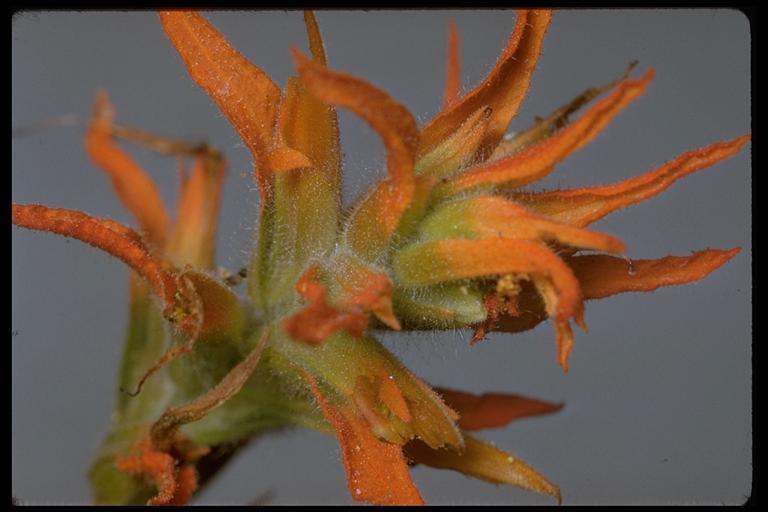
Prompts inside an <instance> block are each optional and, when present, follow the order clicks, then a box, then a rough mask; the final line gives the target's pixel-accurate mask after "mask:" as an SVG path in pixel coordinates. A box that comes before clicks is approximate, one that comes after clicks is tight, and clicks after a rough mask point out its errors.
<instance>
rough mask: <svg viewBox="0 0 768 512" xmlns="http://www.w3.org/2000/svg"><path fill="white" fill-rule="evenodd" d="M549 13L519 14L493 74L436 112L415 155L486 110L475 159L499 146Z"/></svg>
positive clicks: (521, 94) (521, 95) (522, 94)
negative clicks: (488, 115) (488, 112)
mask: <svg viewBox="0 0 768 512" xmlns="http://www.w3.org/2000/svg"><path fill="white" fill-rule="evenodd" d="M551 16H552V13H551V12H550V11H549V10H530V11H526V10H519V11H518V12H517V20H516V22H515V29H514V32H513V33H512V35H511V36H510V38H509V41H508V42H507V46H506V48H505V49H504V51H503V53H502V54H501V56H500V57H499V60H498V61H497V62H496V65H495V67H494V68H493V70H492V71H491V72H490V73H489V74H488V76H487V77H486V78H485V80H483V82H482V83H481V84H480V85H478V86H477V87H475V88H474V89H473V90H472V91H470V92H469V93H467V94H466V95H464V96H463V97H462V98H461V100H459V101H458V102H457V103H455V104H454V105H453V106H452V107H450V108H449V109H448V110H445V111H443V112H440V113H439V114H438V115H437V116H435V117H434V118H433V119H432V120H431V121H430V122H429V123H427V125H426V126H424V128H423V129H422V131H421V143H420V145H419V155H420V156H422V155H425V154H427V153H429V152H431V151H432V150H433V149H434V148H435V147H437V146H438V145H439V144H440V143H441V142H442V141H443V140H445V139H446V138H447V137H448V136H450V134H452V133H453V132H455V131H456V130H457V129H458V128H459V126H461V124H462V123H463V122H464V120H466V119H467V118H468V117H469V116H470V115H471V114H472V112H476V111H477V110H478V109H479V108H482V107H484V106H490V107H491V109H492V110H493V114H492V120H491V124H490V126H489V129H488V132H487V133H486V136H485V140H484V143H483V144H482V145H481V146H480V148H479V149H478V152H477V154H478V156H480V157H481V158H487V156H488V155H490V153H491V152H492V151H493V148H494V147H495V146H496V145H497V144H498V143H499V140H501V138H502V136H503V135H504V132H506V130H507V126H508V125H509V122H510V121H511V120H512V118H513V117H514V115H515V114H516V113H517V109H518V108H519V106H520V104H521V103H522V101H523V98H524V97H525V93H526V92H527V91H528V86H529V84H530V81H531V75H532V73H533V70H534V68H535V67H536V62H537V61H538V58H539V52H540V51H541V45H542V42H543V40H544V34H545V32H546V31H547V27H548V26H549V20H550V18H551Z"/></svg>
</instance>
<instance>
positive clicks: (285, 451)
mask: <svg viewBox="0 0 768 512" xmlns="http://www.w3.org/2000/svg"><path fill="white" fill-rule="evenodd" d="M208 17H209V19H210V20H211V21H212V22H213V23H214V24H215V25H216V26H217V27H218V28H219V29H220V30H221V31H222V32H223V33H224V34H225V35H226V36H227V37H228V38H229V39H230V40H231V41H232V43H233V44H234V46H235V47H236V48H238V49H239V50H240V51H241V52H242V53H244V54H245V55H246V56H247V57H248V58H250V59H251V60H252V61H253V62H255V63H256V64H257V65H259V66H260V67H261V68H262V69H263V70H264V71H266V72H267V73H268V74H269V75H270V76H272V77H273V79H274V80H275V81H276V82H277V83H280V84H283V83H284V81H285V79H286V78H287V76H289V74H291V73H292V63H291V60H290V58H289V55H288V48H289V47H290V46H298V47H299V48H302V49H305V50H306V43H305V34H304V27H303V22H302V17H301V14H300V13H299V12H279V11H278V12H252V13H246V12H228V13H210V14H209V15H208ZM449 19H454V20H456V23H457V25H458V29H459V31H460V34H461V42H462V45H461V52H462V53H461V56H462V63H463V66H464V67H463V70H462V79H463V86H464V90H467V88H469V87H472V86H474V85H475V84H476V83H477V82H478V81H479V80H480V79H481V78H482V77H483V76H484V75H485V74H486V73H487V72H488V70H489V69H490V68H491V67H492V65H493V63H494V62H495V60H496V57H497V56H498V54H499V52H500V51H501V48H502V47H503V45H504V42H505V41H506V38H507V36H508V34H509V32H510V30H511V28H512V27H513V26H514V13H513V12H512V11H400V12H398V11H389V12H333V11H326V12H320V13H319V14H318V20H319V22H320V26H321V29H322V30H323V35H324V37H325V41H326V47H327V51H328V55H329V62H330V65H331V66H332V67H335V68H337V69H340V70H343V71H347V72H350V73H353V74H356V75H359V76H361V77H364V78H365V79H367V80H369V81H371V82H372V83H374V84H376V85H377V86H379V87H381V88H383V89H384V90H386V91H388V92H389V93H391V94H392V95H393V96H394V97H395V98H397V99H398V100H400V101H401V102H403V103H404V104H405V105H407V106H408V107H409V108H410V109H411V111H412V112H413V113H414V115H415V116H416V117H417V119H418V120H419V121H420V122H424V121H426V120H427V119H429V118H430V117H431V116H432V115H433V114H434V113H435V112H436V110H437V109H438V108H439V104H440V99H441V96H442V84H443V79H444V69H445V57H444V55H445V46H446V39H447V36H446V32H447V30H446V24H447V21H448V20H449ZM749 30H750V28H749V23H748V21H747V19H746V18H745V17H744V16H743V15H742V14H741V13H739V12H737V11H731V10H697V11H692V10H611V11H609V10H601V11H594V10H564V11H558V12H556V14H555V15H554V18H553V21H552V24H551V26H550V29H549V32H548V35H547V38H546V40H545V44H544V48H543V55H542V58H541V60H540V63H539V66H538V69H537V71H536V73H535V75H534V78H533V82H532V86H531V89H530V92H529V94H528V99H527V101H526V103H525V104H524V105H523V108H522V109H521V111H520V112H519V115H518V117H517V119H516V120H515V121H513V124H512V129H513V130H519V129H522V128H524V127H526V126H528V124H529V123H530V121H531V120H532V119H533V117H534V116H536V115H545V114H548V113H549V112H551V111H552V110H554V109H555V108H556V107H558V106H560V105H562V104H564V103H565V102H567V101H568V100H570V99H571V98H572V97H574V96H575V95H576V94H578V93H579V92H581V91H582V90H583V89H585V88H587V87H590V86H595V85H601V84H603V83H605V82H607V81H610V80H612V79H613V78H615V77H617V76H619V75H620V74H621V73H622V72H623V70H624V67H625V65H626V63H627V62H628V61H630V60H632V59H638V60H639V61H640V66H639V72H642V71H644V70H645V69H647V68H648V67H649V66H652V67H654V68H655V69H656V71H657V78H656V79H655V80H654V82H653V83H652V84H651V86H650V88H649V89H648V92H647V93H646V94H645V95H644V96H643V97H642V98H640V99H639V100H638V101H636V102H635V103H634V104H633V105H632V106H630V107H629V108H628V109H627V110H626V111H625V112H624V113H623V114H621V115H620V116H619V117H618V118H617V119H616V121H615V122H614V123H613V124H612V125H611V126H610V127H609V128H608V129H607V130H606V131H605V132H604V133H603V134H602V135H601V136H600V137H599V138H598V139H597V140H596V141H594V142H593V143H592V144H591V145H589V146H588V147H587V148H585V149H583V150H581V151H580V152H578V153H577V154H575V155H573V156H572V157H570V158H569V159H568V160H567V161H565V162H563V163H562V164H560V165H559V166H558V168H557V169H556V171H555V172H554V173H553V174H552V175H551V176H550V177H549V178H547V179H546V180H545V182H544V183H543V184H544V185H545V186H548V187H554V186H558V187H560V186H562V187H571V186H581V185H588V184H598V183H610V182H615V181H618V180H620V179H624V178H627V177H630V176H633V175H636V174H639V173H641V172H643V171H646V170H649V169H651V168H653V167H655V166H657V165H660V164H662V163H663V162H664V161H666V160H668V159H671V158H672V157H674V156H676V155H678V154H679V153H681V152H683V151H685V150H688V149H692V148H696V147H701V146H704V145H706V144H709V143H712V142H715V141H718V140H722V139H728V138H733V137H735V136H738V135H741V134H743V133H745V132H747V131H749V129H750V107H749V88H750V67H749V66H750V60H749V51H750V50H749V37H750V36H749ZM12 65H13V77H12V83H13V120H12V125H13V126H14V127H19V126H25V125H29V124H33V123H35V122H38V121H40V120H42V119H45V118H50V117H54V116H61V115H67V114H73V115H76V116H80V117H81V118H84V117H87V115H88V114H89V112H90V110H91V103H92V100H93V97H94V92H95V91H96V88H97V87H104V88H106V89H107V91H109V94H110V97H111V98H112V100H113V102H114V104H115V106H116V109H117V112H118V117H117V118H118V120H119V121H120V122H121V123H124V124H127V125H134V126H137V127H144V128H146V129H148V130H152V131H155V132H157V133H166V134H169V135H180V136H188V137H192V138H195V139H206V140H209V141H210V142H212V143H213V144H214V145H216V146H217V147H219V148H221V149H223V150H224V152H225V154H226V156H227V158H228V159H229V163H230V174H229V176H228V181H227V185H226V189H225V195H224V202H223V211H222V219H221V229H220V231H219V235H218V244H219V245H218V247H219V253H218V261H219V263H220V264H223V265H225V266H227V267H229V268H232V269H236V268H239V267H240V266H241V265H243V264H244V263H245V262H246V258H247V254H248V252H249V250H250V248H251V244H252V242H251V238H250V236H251V235H250V233H251V230H252V229H253V226H254V223H255V214H256V212H257V197H258V194H257V192H256V190H255V189H254V186H253V183H252V180H251V179H250V177H249V168H250V164H249V155H248V152H247V150H246V149H245V148H244V146H243V144H242V143H241V142H240V141H239V139H238V138H237V136H236V135H235V133H234V131H233V130H232V129H231V128H230V127H229V126H228V124H227V122H226V121H225V119H224V118H223V117H222V115H221V114H220V113H219V112H218V111H217V110H216V108H215V106H214V105H213V103H212V102H211V101H209V99H208V98H207V97H206V96H205V95H204V93H202V91H200V90H199V89H198V88H197V87H196V86H195V85H193V84H192V82H191V81H190V79H189V78H188V76H187V74H186V72H185V71H184V69H183V67H182V64H181V61H180V59H179V58H178V56H177V55H176V54H175V52H174V51H173V49H172V48H171V45H170V43H169V42H168V40H167V39H166V37H165V35H164V33H163V32H162V30H161V29H160V25H159V23H158V20H157V18H156V17H155V15H154V14H152V13H143V12H126V13H44V12H40V13H23V14H21V15H18V16H16V17H15V18H14V20H13V63H12ZM341 124H342V144H343V147H344V152H345V157H344V166H345V167H344V173H345V180H346V181H345V189H344V190H345V197H346V198H347V200H348V201H351V200H353V199H354V198H355V197H357V196H358V194H360V193H361V192H362V191H363V190H364V189H365V187H366V186H367V184H370V183H371V182H372V181H373V180H374V179H376V178H378V177H381V176H382V175H383V171H382V170H381V169H382V168H383V162H384V153H383V147H382V145H381V143H380V141H379V139H378V138H377V137H376V135H375V134H374V133H373V132H372V131H371V130H370V129H369V128H368V127H367V126H366V125H364V124H363V123H362V122H360V121H359V120H358V119H356V118H354V117H353V116H351V115H349V114H348V113H346V112H342V114H341ZM12 147H13V154H12V158H13V168H12V176H13V192H12V195H13V200H14V201H16V202H21V203H27V202H41V203H44V204H47V205H51V206H59V207H68V208H77V209H81V210H83V211H86V212H89V213H91V214H94V215H98V216H104V217H111V218H113V219H116V220H118V221H121V222H125V223H131V222H132V219H131V218H130V217H129V215H128V214H127V213H126V212H124V211H123V210H122V209H121V207H120V206H119V204H118V202H117V200H116V199H115V197H114V194H113V192H112V190H111V187H110V184H109V182H108V180H107V179H106V178H105V177H104V176H103V175H102V174H101V173H100V172H99V171H97V170H96V169H94V168H93V167H92V165H91V164H90V163H89V161H88V160H87V158H86V156H85V154H84V151H83V149H82V127H81V126H77V127H69V128H67V127H64V128H52V129H48V130H45V131H43V132H39V133H36V134H34V135H31V136H28V137H25V138H21V139H15V140H13V146H12ZM749 151H750V146H747V148H746V149H745V150H743V151H742V152H741V153H740V154H739V155H737V156H736V157H734V158H732V159H730V160H728V161H726V162H723V163H721V164H719V165H717V166H716V167H715V168H712V169H708V170H705V171H703V172H701V173H699V174H696V175H694V176H691V177H689V178H687V179H686V180H684V181H683V182H680V183H678V184H677V185H675V186H674V187H673V188H672V189H671V190H669V191H667V192H666V193H665V194H664V195H662V196H659V197H657V198H654V199H651V200H649V201H647V202H645V203H643V204H641V205H638V206H636V207H633V208H630V209H628V210H624V211H621V212H618V213H616V214H614V215H612V216H611V217H609V218H608V219H605V220H603V221H601V222H599V223H598V224H596V225H595V227H596V228H597V229H600V230H603V231H606V232H609V233H612V234H616V235H619V236H620V237H621V238H623V239H624V240H625V241H626V244H627V248H628V254H629V255H630V256H632V257H634V258H652V257H662V256H665V255H667V254H679V255H683V254H688V253H689V252H690V251H692V250H697V249H702V248H706V247H716V248H730V247H734V246H741V247H742V252H741V254H739V255H738V256H737V257H736V258H735V259H734V260H732V261H731V262H730V263H728V264H727V265H726V266H725V267H723V268H721V269H720V270H718V271H717V272H715V273H714V274H713V275H712V276H710V277H708V278H707V279H705V280H704V281H702V282H699V283H696V284H692V285H688V286H684V287H676V288H668V289H664V290H661V291H658V292H656V293H655V294H627V295H622V296H618V297H614V298H610V299H607V300H603V301H599V302H590V303H589V304H588V305H587V312H586V320H587V323H588V324H589V327H590V332H589V334H588V335H585V334H583V333H581V332H577V335H576V347H575V350H574V352H573V355H572V359H571V371H570V373H568V374H567V375H564V374H563V373H562V372H561V371H560V369H559V367H558V366H557V364H556V361H555V355H554V341H553V339H554V335H553V330H552V327H551V325H550V324H548V323H545V324H542V325H540V326H539V327H538V328H537V329H535V330H533V331H530V332H527V333H523V334H518V335H514V336H511V335H498V334H496V335H492V336H490V339H488V340H487V341H486V342H484V343H481V344H478V345H476V346H474V347H470V346H469V344H468V338H469V335H468V333H466V332H448V333H436V334H413V335H396V336H383V338H384V342H385V343H386V345H387V346H388V347H390V348H391V349H392V350H393V351H395V352H396V353H397V354H398V355H399V356H401V358H402V359H403V360H404V361H405V363H406V364H407V365H409V366H410V367H411V368H413V369H414V370H415V371H416V373H417V374H419V375H421V376H422V377H424V378H426V379H427V380H429V381H430V382H432V383H434V384H437V385H443V386H450V387H454V388H460V389H461V388H463V389H468V390H472V391H475V392H481V391H506V392H517V393H525V394H529V395H532V396H537V397H540V398H543V399H549V400H553V401H564V402H565V403H566V407H565V409H564V410H563V411H562V412H560V413H559V414H556V415H552V416H548V417H543V418H541V419H531V420H524V421H520V422H519V423H516V424H513V425H511V426H509V427H507V428H504V429H498V430H489V431H485V432H481V433H480V436H481V437H482V438H483V439H486V440H489V441H492V442H494V443H495V444H496V445H497V446H499V447H502V448H504V449H508V450H509V451H511V452H512V453H514V454H516V455H518V456H520V457H522V458H523V459H525V460H527V461H529V462H530V463H531V464H533V465H534V466H535V467H536V468H538V469H539V470H540V471H542V472H543V473H544V474H545V475H546V476H548V477H549V478H550V479H551V480H552V481H554V482H556V483H557V484H559V485H560V487H561V489H562V492H563V497H564V502H565V504H587V503H599V504H614V503H654V504H658V503H675V504H684V503H697V504H703V503H710V504H718V503H729V504H734V503H740V502H743V500H744V499H745V498H746V497H747V496H748V495H749V493H750V489H751V410H750V409H751V407H750V400H751V398H750V386H751V367H750V357H751V348H750V343H751V341H750V340H751V336H750V333H751V322H752V318H751V298H750V289H751V270H750V260H751V247H750V228H751V217H750V204H749V203H750V154H749ZM133 154H134V155H136V156H137V158H138V159H139V160H140V161H141V162H142V163H143V164H144V165H145V166H146V168H147V169H148V170H150V171H151V173H152V175H153V176H154V177H155V178H156V179H157V181H158V182H159V183H160V185H161V187H162V191H163V193H164V194H165V197H166V198H167V201H169V204H173V201H174V200H175V192H176V174H175V164H174V162H173V161H171V160H168V159H162V158H157V157H154V156H152V155H149V154H148V153H146V152H144V151H141V150H136V151H134V152H133ZM12 237H13V247H12V304H13V313H12V322H13V325H12V328H13V329H14V330H15V331H18V335H15V336H13V337H12V340H11V342H12V346H13V351H12V359H13V368H12V375H13V377H12V379H13V389H12V395H13V406H12V420H11V421H12V436H13V466H12V467H13V492H14V494H15V495H16V496H17V497H18V498H20V499H21V500H22V501H24V502H26V503H70V504H71V503H86V502H87V501H88V496H89V494H88V485H87V480H86V477H85V471H86V468H87V467H88V464H89V462H90V460H91V457H92V455H93V454H94V451H95V449H96V447H97V445H98V443H99V441H100V440H101V437H102V435H103V434H104V432H105V431H106V429H107V427H108V424H109V416H110V410H111V407H112V400H113V386H114V381H115V373H116V368H117V362H118V358H119V354H120V351H121V344H122V339H123V335H124V329H125V322H126V313H127V293H128V290H127V270H126V269H125V268H124V267H123V265H122V264H121V263H119V262H118V261H117V260H114V259H112V258H110V257H108V256H106V255H104V254H102V253H100V252H98V251H95V250H93V249H92V248H90V247H88V246H86V245H84V244H82V243H79V242H76V241H70V240H67V239H64V238H61V237H56V236H53V235H48V234H41V233H33V232H29V231H24V230H19V229H15V228H12ZM412 474H413V478H414V480H415V482H416V484H417V485H418V487H419V488H420V490H421V492H422V493H423V496H424V498H425V499H426V501H427V502H428V503H432V504H439V503H445V504H459V503H467V504H473V503H474V504H479V503H487V504H504V503H513V504H525V503H529V504H549V503H551V502H552V501H551V500H550V499H548V498H545V497H541V496H538V495H535V494H532V493H528V492H524V491H519V490H517V489H513V488H510V487H505V486H501V487H495V486H493V485H490V484H487V483H484V482H481V481H477V480H471V479H468V478H466V477H464V476H463V475H460V474H458V473H453V472H448V471H438V470H432V469H429V468H424V467H418V468H415V469H414V470H413V471H412ZM266 490H271V492H272V494H273V498H272V503H276V504H291V503H326V504H327V503H351V499H350V498H349V497H348V495H347V492H346V485H345V479H344V472H343V469H342V466H341V464H340V462H339V457H338V446H337V444H336V442H335V440H334V439H332V438H330V437H325V436H323V435H320V434H317V433H314V432H309V431H302V430H295V431H292V432H289V433H283V434H280V435H270V436H267V437H265V438H264V439H263V440H260V441H258V442H257V443H255V444H254V445H253V446H251V447H250V448H249V449H247V450H246V451H245V452H244V453H242V455H241V456H240V457H239V458H238V459H237V460H235V461H234V463H233V464H231V466H230V467H229V468H228V469H227V470H226V471H224V472H223V474H222V475H221V477H220V479H219V480H218V481H217V482H215V483H214V485H212V486H211V487H210V488H209V489H207V490H206V491H205V492H204V493H203V494H202V495H201V496H200V497H199V499H198V501H197V502H198V503H208V504H210V503H231V504H242V503H247V502H249V501H251V500H253V499H254V498H256V497H257V496H258V495H259V494H261V493H262V492H264V491H266Z"/></svg>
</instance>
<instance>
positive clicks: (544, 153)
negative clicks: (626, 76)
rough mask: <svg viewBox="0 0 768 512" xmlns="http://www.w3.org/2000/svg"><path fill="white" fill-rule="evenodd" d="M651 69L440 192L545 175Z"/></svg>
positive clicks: (631, 95)
mask: <svg viewBox="0 0 768 512" xmlns="http://www.w3.org/2000/svg"><path fill="white" fill-rule="evenodd" d="M653 74H654V73H653V70H650V71H648V72H647V73H646V74H645V76H644V77H643V78H641V79H639V80H624V81H622V82H621V83H620V84H619V85H618V86H617V87H616V89H615V90H614V91H613V92H612V93H611V94H610V95H608V96H607V97H605V98H603V99H602V100H600V101H599V102H597V103H596V104H595V105H593V106H592V108H590V109H589V110H588V111H587V112H586V113H584V115H583V116H582V117H580V118H579V119H578V120H577V121H575V122H574V123H573V124H571V125H570V126H568V127H567V128H565V129H563V130H562V131H560V132H559V133H557V134H555V135H553V136H552V137H550V138H548V139H546V140H544V141H542V142H540V143H538V144H536V145H534V146H531V147H529V148H526V149H524V150H523V151H520V152H519V153H515V154H514V155H512V156H510V157H507V158H502V159H500V160H494V161H493V162H490V163H487V164H485V165H483V166H480V167H477V168H475V169H472V170H471V171H469V172H467V173H465V174H462V175H461V176H459V177H457V178H456V179H455V180H453V181H452V182H451V183H448V184H446V185H445V186H444V187H443V188H442V189H441V190H440V192H439V193H441V194H455V193H458V192H461V191H463V190H468V189H472V188H474V187H478V186H483V185H503V186H504V187H520V186H523V185H525V184H527V183H531V182H533V181H537V180H539V179H541V178H543V177H544V176H546V175H547V174H548V173H549V172H550V171H551V170H552V168H553V167H554V165H555V164H556V163H557V162H559V161H560V160H562V159H563V158H565V157H566V156H568V155H569V154H571V153H573V152H574V151H577V150H578V149H580V148H582V147H584V145H586V144H588V143H589V142H590V141H592V140H593V139H594V138H595V137H596V136H597V134H599V133H600V132H601V131H602V130H603V129H604V128H605V127H606V126H607V125H608V123H610V121H611V120H612V119H613V118H614V117H615V116H616V115H617V114H618V113H619V112H621V111H622V110H623V109H624V108H625V107H626V106H627V105H628V104H629V103H631V102H632V100H634V99H635V98H637V97H638V96H640V95H641V94H642V93H643V92H644V91H645V88H646V87H647V85H648V83H650V81H651V80H652V79H653Z"/></svg>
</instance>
